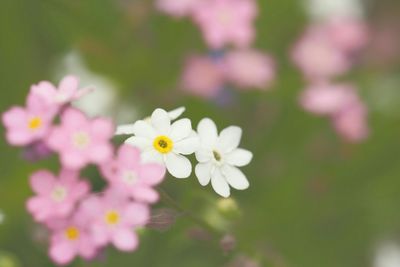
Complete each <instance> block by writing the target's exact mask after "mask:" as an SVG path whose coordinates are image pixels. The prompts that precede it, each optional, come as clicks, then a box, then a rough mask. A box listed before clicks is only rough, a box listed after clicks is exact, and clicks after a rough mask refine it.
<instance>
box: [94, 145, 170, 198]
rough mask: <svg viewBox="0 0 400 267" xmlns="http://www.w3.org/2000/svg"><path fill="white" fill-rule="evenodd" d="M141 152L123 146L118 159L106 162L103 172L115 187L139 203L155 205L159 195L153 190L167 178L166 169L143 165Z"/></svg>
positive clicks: (159, 166)
mask: <svg viewBox="0 0 400 267" xmlns="http://www.w3.org/2000/svg"><path fill="white" fill-rule="evenodd" d="M140 161H141V158H140V151H139V150H138V149H137V148H134V147H132V146H130V145H122V146H121V148H120V149H119V150H118V155H117V157H116V159H114V160H112V161H109V162H106V163H105V164H104V165H103V166H102V168H101V170H102V173H103V175H104V176H105V177H106V179H107V180H108V181H109V182H110V184H111V185H112V186H114V187H117V188H119V189H120V190H121V191H122V192H124V193H126V194H127V195H128V196H130V197H133V198H134V199H135V200H137V201H139V202H148V203H154V202H156V201H157V200H158V193H157V191H156V190H154V189H153V187H154V186H156V185H157V184H159V183H160V182H161V181H162V180H163V178H164V176H165V167H163V166H162V165H159V164H142V163H141V162H140Z"/></svg>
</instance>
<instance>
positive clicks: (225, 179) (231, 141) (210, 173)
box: [195, 118, 253, 197]
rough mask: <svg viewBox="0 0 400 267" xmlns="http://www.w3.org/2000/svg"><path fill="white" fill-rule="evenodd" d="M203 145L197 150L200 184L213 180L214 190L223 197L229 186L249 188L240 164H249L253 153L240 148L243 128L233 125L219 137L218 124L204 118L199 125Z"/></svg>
mask: <svg viewBox="0 0 400 267" xmlns="http://www.w3.org/2000/svg"><path fill="white" fill-rule="evenodd" d="M197 132H198V136H199V139H200V148H199V150H197V151H196V158H197V160H198V161H199V164H197V165H196V169H195V173H196V176H197V178H198V180H199V182H200V184H201V185H203V186H206V185H207V184H208V183H209V182H210V180H211V185H212V187H213V188H214V190H215V192H217V193H218V194H219V195H221V196H223V197H228V196H229V195H230V188H229V186H231V187H233V188H235V189H237V190H244V189H247V188H248V187H249V182H248V180H247V178H246V176H245V175H244V174H243V173H242V171H240V170H239V169H238V168H237V167H242V166H245V165H247V164H249V163H250V161H251V159H252V158H253V154H252V153H251V152H250V151H248V150H245V149H241V148H238V146H239V143H240V139H241V136H242V129H241V128H239V127H237V126H230V127H228V128H226V129H224V130H222V131H221V133H220V135H219V136H218V132H217V127H216V126H215V123H214V122H213V121H212V120H211V119H208V118H205V119H202V120H201V121H200V123H199V125H198V127H197Z"/></svg>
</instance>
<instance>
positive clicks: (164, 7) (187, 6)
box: [156, 0, 204, 18]
mask: <svg viewBox="0 0 400 267" xmlns="http://www.w3.org/2000/svg"><path fill="white" fill-rule="evenodd" d="M202 1H204V0H157V1H156V7H157V9H158V10H160V11H161V12H163V13H166V14H168V15H170V16H174V17H178V18H179V17H184V16H188V15H190V14H191V12H192V11H193V10H194V8H195V7H196V5H197V4H198V3H200V2H202Z"/></svg>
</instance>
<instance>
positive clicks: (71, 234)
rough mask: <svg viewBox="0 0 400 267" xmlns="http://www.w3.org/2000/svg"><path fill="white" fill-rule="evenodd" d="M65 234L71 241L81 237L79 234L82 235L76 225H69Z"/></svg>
mask: <svg viewBox="0 0 400 267" xmlns="http://www.w3.org/2000/svg"><path fill="white" fill-rule="evenodd" d="M64 234H65V237H66V238H67V239H68V240H71V241H74V240H77V239H79V236H80V232H79V229H78V228H76V227H74V226H71V227H68V228H67V229H66V230H65V232H64Z"/></svg>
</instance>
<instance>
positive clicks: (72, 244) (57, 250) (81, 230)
mask: <svg viewBox="0 0 400 267" xmlns="http://www.w3.org/2000/svg"><path fill="white" fill-rule="evenodd" d="M88 222H89V221H88V217H87V216H86V215H85V214H84V213H81V212H77V213H76V214H75V215H74V216H73V217H72V219H67V220H63V221H55V222H54V223H53V224H50V225H49V228H50V230H51V232H52V233H51V237H50V249H49V254H50V258H51V259H52V260H53V261H54V262H55V263H57V264H60V265H66V264H69V263H70V262H71V261H72V260H73V259H74V258H75V257H77V256H81V257H82V258H84V259H86V260H90V259H93V258H94V257H95V256H96V255H97V252H98V249H99V247H98V246H97V245H96V244H95V242H94V241H93V238H92V236H91V234H90V233H89V231H88V226H89V224H88Z"/></svg>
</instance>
